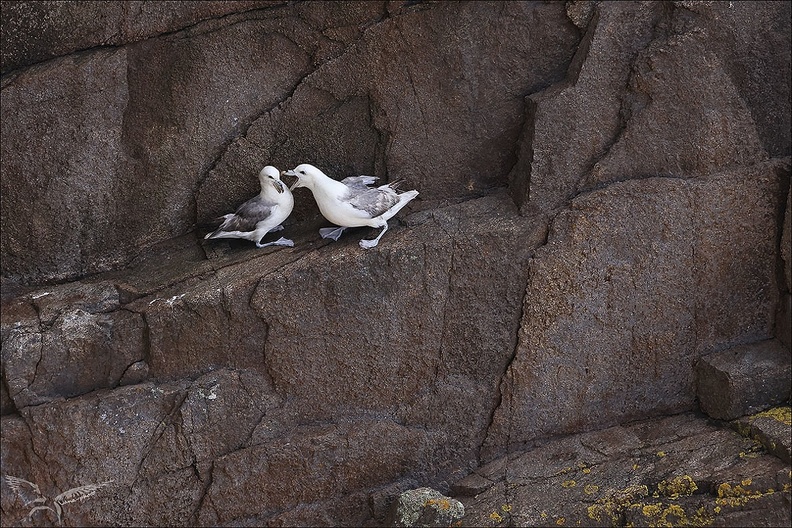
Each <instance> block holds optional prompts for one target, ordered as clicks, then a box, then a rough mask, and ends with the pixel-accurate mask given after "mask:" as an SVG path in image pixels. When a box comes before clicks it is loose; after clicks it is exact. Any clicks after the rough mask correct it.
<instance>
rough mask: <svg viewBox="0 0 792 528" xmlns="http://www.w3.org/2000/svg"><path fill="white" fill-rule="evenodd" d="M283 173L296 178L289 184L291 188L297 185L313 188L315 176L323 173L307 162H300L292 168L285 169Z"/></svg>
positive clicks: (295, 187)
mask: <svg viewBox="0 0 792 528" xmlns="http://www.w3.org/2000/svg"><path fill="white" fill-rule="evenodd" d="M283 175H284V176H294V177H295V178H297V181H296V182H294V183H293V184H292V186H291V190H294V189H297V188H298V187H308V188H309V189H311V188H313V184H314V182H315V181H316V178H317V177H321V176H324V173H323V172H322V171H320V170H319V169H317V168H316V167H314V166H313V165H311V164H309V163H302V164H300V165H297V166H296V167H294V168H293V169H292V170H288V171H285V172H284V173H283Z"/></svg>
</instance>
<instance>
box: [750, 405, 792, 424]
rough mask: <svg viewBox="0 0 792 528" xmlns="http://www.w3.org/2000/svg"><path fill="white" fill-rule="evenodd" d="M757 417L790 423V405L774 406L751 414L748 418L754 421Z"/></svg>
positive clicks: (791, 420)
mask: <svg viewBox="0 0 792 528" xmlns="http://www.w3.org/2000/svg"><path fill="white" fill-rule="evenodd" d="M757 418H772V419H773V420H775V421H777V422H781V423H782V424H785V425H792V407H776V408H774V409H769V410H767V411H762V412H760V413H757V414H754V415H753V416H751V418H750V420H751V421H754V420H755V419H757Z"/></svg>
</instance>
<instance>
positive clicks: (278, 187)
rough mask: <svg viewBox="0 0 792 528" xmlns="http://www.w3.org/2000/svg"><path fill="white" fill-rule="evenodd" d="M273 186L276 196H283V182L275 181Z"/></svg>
mask: <svg viewBox="0 0 792 528" xmlns="http://www.w3.org/2000/svg"><path fill="white" fill-rule="evenodd" d="M273 184H274V185H275V190H276V191H278V194H283V190H284V185H283V182H282V181H278V180H275V181H274V182H273Z"/></svg>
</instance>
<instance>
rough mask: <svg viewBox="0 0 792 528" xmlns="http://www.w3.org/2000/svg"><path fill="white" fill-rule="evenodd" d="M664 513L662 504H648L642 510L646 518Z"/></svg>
mask: <svg viewBox="0 0 792 528" xmlns="http://www.w3.org/2000/svg"><path fill="white" fill-rule="evenodd" d="M662 511H663V503H662V502H660V503H657V504H647V505H645V506H644V507H643V508H641V513H643V516H644V517H655V516H659V515H660V513H661V512H662Z"/></svg>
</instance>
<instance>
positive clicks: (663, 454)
mask: <svg viewBox="0 0 792 528" xmlns="http://www.w3.org/2000/svg"><path fill="white" fill-rule="evenodd" d="M657 456H658V457H659V458H663V457H664V456H666V452H665V451H658V452H657Z"/></svg>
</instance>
